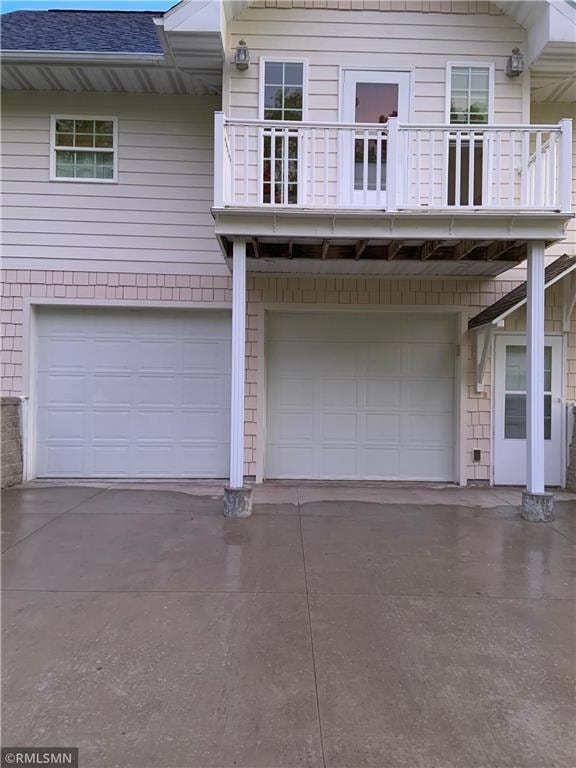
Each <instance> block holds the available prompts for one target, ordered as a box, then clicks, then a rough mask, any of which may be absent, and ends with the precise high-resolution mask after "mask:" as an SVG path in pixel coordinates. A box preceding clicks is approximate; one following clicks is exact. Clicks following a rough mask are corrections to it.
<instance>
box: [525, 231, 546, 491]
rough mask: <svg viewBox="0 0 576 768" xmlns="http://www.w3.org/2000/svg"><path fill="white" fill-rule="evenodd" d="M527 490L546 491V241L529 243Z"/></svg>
mask: <svg viewBox="0 0 576 768" xmlns="http://www.w3.org/2000/svg"><path fill="white" fill-rule="evenodd" d="M527 298H528V317H527V328H526V351H527V356H526V358H527V359H526V365H527V371H526V374H527V375H526V384H527V398H526V417H527V423H526V426H527V433H526V437H527V441H526V444H527V445H526V447H527V451H526V460H527V467H526V490H527V491H528V493H544V242H543V241H541V240H538V241H535V242H529V243H528V284H527Z"/></svg>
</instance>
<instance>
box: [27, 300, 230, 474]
mask: <svg viewBox="0 0 576 768" xmlns="http://www.w3.org/2000/svg"><path fill="white" fill-rule="evenodd" d="M37 339H38V351H37V359H38V371H37V402H38V407H37V424H36V433H37V450H36V474H37V475H38V476H39V477H226V476H227V474H228V444H229V419H230V416H229V402H230V385H229V381H230V373H229V369H230V362H229V361H230V316H229V314H228V313H226V312H217V311H211V310H210V311H208V310H206V311H188V310H182V311H171V310H170V311H169V310H162V309H159V310H148V309H147V310H127V309H118V310H116V309H106V308H100V309H74V310H71V309H70V310H69V309H62V308H58V309H43V310H42V311H40V312H39V313H38V335H37Z"/></svg>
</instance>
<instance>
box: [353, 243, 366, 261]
mask: <svg viewBox="0 0 576 768" xmlns="http://www.w3.org/2000/svg"><path fill="white" fill-rule="evenodd" d="M367 245H368V240H358V241H357V243H356V245H355V246H354V258H355V259H356V261H358V259H359V258H360V257H361V256H362V254H363V253H364V251H365V250H366V246H367Z"/></svg>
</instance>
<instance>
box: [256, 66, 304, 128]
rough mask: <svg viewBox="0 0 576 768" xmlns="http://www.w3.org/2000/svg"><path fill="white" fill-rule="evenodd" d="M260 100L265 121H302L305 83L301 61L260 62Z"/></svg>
mask: <svg viewBox="0 0 576 768" xmlns="http://www.w3.org/2000/svg"><path fill="white" fill-rule="evenodd" d="M262 67H263V76H262V88H263V93H262V99H261V104H262V107H263V112H264V114H263V117H264V119H265V120H303V119H304V110H305V105H304V101H305V96H306V94H305V82H304V70H305V64H304V62H303V61H269V60H265V59H264V60H262Z"/></svg>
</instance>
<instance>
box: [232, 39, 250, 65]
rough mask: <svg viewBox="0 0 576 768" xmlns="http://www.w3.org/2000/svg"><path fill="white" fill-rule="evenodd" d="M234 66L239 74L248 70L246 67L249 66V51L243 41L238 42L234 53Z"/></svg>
mask: <svg viewBox="0 0 576 768" xmlns="http://www.w3.org/2000/svg"><path fill="white" fill-rule="evenodd" d="M234 64H236V69H239V70H240V71H241V72H242V71H243V70H245V69H248V65H249V64H250V51H249V50H248V46H247V45H246V43H245V41H244V40H240V42H239V43H238V47H237V48H236V52H235V53H234Z"/></svg>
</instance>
